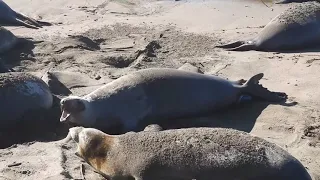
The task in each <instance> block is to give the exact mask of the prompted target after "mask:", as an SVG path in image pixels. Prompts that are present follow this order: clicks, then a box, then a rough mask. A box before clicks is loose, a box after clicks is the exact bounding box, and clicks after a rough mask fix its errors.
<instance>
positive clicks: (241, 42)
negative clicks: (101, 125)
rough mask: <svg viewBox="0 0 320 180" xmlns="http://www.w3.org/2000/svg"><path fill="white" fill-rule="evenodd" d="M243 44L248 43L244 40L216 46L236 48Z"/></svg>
mask: <svg viewBox="0 0 320 180" xmlns="http://www.w3.org/2000/svg"><path fill="white" fill-rule="evenodd" d="M243 44H246V42H244V41H236V42H233V43H229V44H225V45H220V46H216V47H217V48H235V47H239V46H242V45H243Z"/></svg>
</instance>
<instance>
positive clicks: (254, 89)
mask: <svg viewBox="0 0 320 180" xmlns="http://www.w3.org/2000/svg"><path fill="white" fill-rule="evenodd" d="M263 75H264V74H263V73H259V74H256V75H254V76H252V77H251V78H250V79H249V80H248V81H247V82H246V83H245V84H244V85H243V86H242V87H244V88H245V91H244V93H248V94H249V95H252V96H255V97H259V98H262V99H264V100H266V101H270V102H280V101H282V100H285V99H287V94H286V93H283V92H271V91H269V90H268V89H267V88H264V87H263V86H262V85H260V84H259V80H260V79H262V77H263Z"/></svg>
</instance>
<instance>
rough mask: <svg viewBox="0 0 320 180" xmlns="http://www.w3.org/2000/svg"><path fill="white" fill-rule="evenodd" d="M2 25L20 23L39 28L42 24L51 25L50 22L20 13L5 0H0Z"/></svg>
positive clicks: (19, 24) (0, 20)
mask: <svg viewBox="0 0 320 180" xmlns="http://www.w3.org/2000/svg"><path fill="white" fill-rule="evenodd" d="M0 25H18V26H25V27H28V28H33V29H38V28H41V27H42V25H51V24H50V23H48V22H40V21H37V20H34V19H32V18H30V17H27V16H25V15H23V14H21V13H18V12H16V11H14V10H13V9H11V8H10V7H9V6H8V5H7V4H6V3H5V2H4V1H2V0H0Z"/></svg>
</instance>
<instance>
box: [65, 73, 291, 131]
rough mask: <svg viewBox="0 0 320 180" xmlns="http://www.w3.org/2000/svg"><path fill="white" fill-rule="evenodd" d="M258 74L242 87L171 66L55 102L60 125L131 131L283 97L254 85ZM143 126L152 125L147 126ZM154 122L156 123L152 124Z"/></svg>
mask: <svg viewBox="0 0 320 180" xmlns="http://www.w3.org/2000/svg"><path fill="white" fill-rule="evenodd" d="M262 77H263V74H262V73H260V74H257V75H255V76H253V77H251V78H250V79H249V80H248V81H247V82H246V83H245V84H243V85H240V84H241V83H240V84H238V83H239V82H243V81H239V82H236V81H235V82H233V81H228V80H226V79H223V78H220V77H217V76H213V75H205V74H200V73H195V72H188V71H183V70H177V69H171V68H149V69H143V70H139V71H136V72H133V73H131V74H128V75H125V76H122V77H120V78H118V79H116V80H114V81H112V82H110V83H108V84H106V85H104V86H102V87H100V88H98V89H96V90H95V91H93V92H91V93H89V94H87V95H85V96H83V97H78V96H68V97H65V98H63V99H62V100H61V102H60V107H61V110H62V115H61V117H60V121H61V122H72V123H75V124H78V125H81V126H86V127H98V128H99V129H101V128H102V129H108V128H110V127H112V126H118V127H119V126H120V128H121V129H122V130H124V131H134V130H135V129H136V127H137V125H138V124H139V123H141V122H143V121H146V120H147V121H149V120H150V119H152V120H160V119H171V118H179V117H185V116H189V115H197V114H199V113H204V112H210V111H214V110H218V109H221V108H224V107H227V106H229V105H231V104H234V103H237V102H238V101H239V100H240V99H241V98H242V95H246V94H247V95H250V96H254V97H258V98H262V99H264V100H266V101H272V102H279V101H282V100H283V99H286V98H287V96H286V94H285V93H275V92H270V91H269V90H267V89H265V88H263V87H262V86H261V85H259V84H258V83H259V80H260V79H261V78H262ZM148 124H152V123H150V122H148ZM155 124H157V123H156V122H155Z"/></svg>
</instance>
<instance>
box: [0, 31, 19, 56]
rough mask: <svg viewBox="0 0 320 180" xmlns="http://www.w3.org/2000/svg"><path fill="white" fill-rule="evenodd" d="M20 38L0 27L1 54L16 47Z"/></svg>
mask: <svg viewBox="0 0 320 180" xmlns="http://www.w3.org/2000/svg"><path fill="white" fill-rule="evenodd" d="M17 40H18V38H17V37H16V36H15V35H14V34H13V33H12V32H10V31H9V30H7V29H5V28H3V27H1V26H0V53H3V52H5V51H7V50H9V49H11V48H12V47H13V46H14V45H16V43H17Z"/></svg>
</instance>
